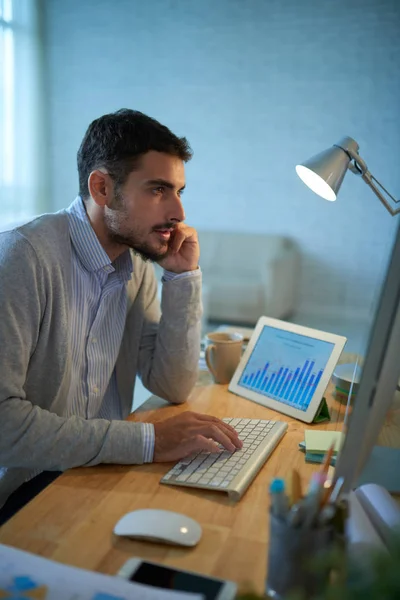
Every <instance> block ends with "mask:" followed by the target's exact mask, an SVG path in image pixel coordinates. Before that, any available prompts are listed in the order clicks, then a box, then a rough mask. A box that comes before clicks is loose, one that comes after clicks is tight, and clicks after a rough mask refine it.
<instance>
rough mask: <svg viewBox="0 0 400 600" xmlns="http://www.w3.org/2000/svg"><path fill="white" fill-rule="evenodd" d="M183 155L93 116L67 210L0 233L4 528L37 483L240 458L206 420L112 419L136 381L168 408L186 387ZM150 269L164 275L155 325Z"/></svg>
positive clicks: (190, 236)
mask: <svg viewBox="0 0 400 600" xmlns="http://www.w3.org/2000/svg"><path fill="white" fill-rule="evenodd" d="M190 158H191V151H190V147H189V145H188V143H187V140H186V139H185V138H178V137H176V136H175V135H174V134H173V133H172V132H171V131H170V130H169V129H167V128H166V127H165V126H163V125H161V124H160V123H158V122H157V121H155V120H154V119H151V118H150V117H147V116H146V115H144V114H142V113H140V112H136V111H132V110H120V111H118V112H116V113H113V114H109V115H104V116H103V117H101V118H99V119H97V120H96V121H94V122H93V123H92V124H91V125H90V126H89V129H88V131H87V132H86V134H85V137H84V139H83V141H82V144H81V147H80V149H79V152H78V173H79V188H80V189H79V196H78V197H77V198H76V200H75V201H74V202H73V203H72V205H71V206H70V207H69V208H68V209H67V210H62V211H60V212H58V213H55V214H49V215H44V216H41V217H39V218H37V219H35V220H33V221H32V222H30V223H28V224H26V225H24V226H22V227H19V228H17V229H14V230H12V231H8V232H5V233H2V234H0V277H1V286H0V507H1V506H3V509H1V508H0V519H1V511H2V510H3V521H4V519H5V518H8V516H9V515H10V514H12V512H15V508H16V507H18V506H20V505H22V504H23V503H24V502H26V500H27V498H29V497H31V496H32V493H36V492H37V491H38V490H40V489H41V488H42V487H43V486H44V485H46V484H47V483H48V482H49V481H50V480H51V479H52V478H54V475H51V474H50V475H49V472H53V473H54V472H56V473H57V472H60V471H64V470H65V469H68V468H71V467H77V466H81V465H85V466H91V465H96V464H99V463H120V464H135V463H136V464H140V463H143V462H151V461H158V462H160V461H176V460H178V459H180V458H182V457H184V456H186V455H188V454H190V453H191V452H193V451H199V450H207V451H210V452H218V451H219V448H218V445H217V444H222V446H224V447H225V448H226V449H228V450H230V451H233V450H234V449H235V448H240V447H241V442H240V441H239V439H238V437H237V434H236V432H235V431H234V430H233V429H232V428H231V427H229V426H228V425H226V424H225V423H223V422H222V421H220V420H219V419H216V418H214V417H211V416H206V415H200V414H196V413H191V412H185V413H183V414H181V415H179V416H176V417H173V418H170V419H167V420H165V421H162V422H159V423H156V424H155V425H152V424H149V423H146V424H139V423H132V422H128V421H125V420H124V419H125V417H126V416H127V415H128V414H129V413H130V411H131V405H132V397H133V389H134V383H135V377H136V375H137V374H138V375H139V376H140V377H141V378H142V380H143V383H144V385H145V386H146V387H147V388H148V389H149V390H150V391H151V392H153V393H155V394H158V395H160V396H162V397H163V398H165V399H166V400H168V401H170V402H172V403H181V402H184V401H185V400H186V398H187V396H188V394H189V392H190V390H191V389H192V387H193V385H194V383H195V380H196V374H197V362H198V357H199V348H200V317H201V298H200V295H201V272H200V269H199V266H198V260H199V244H198V239H197V234H196V231H195V230H194V229H193V228H191V227H189V226H187V225H185V224H184V219H185V213H184V210H183V206H182V201H181V196H182V192H183V190H184V187H185V174H184V163H185V162H186V161H188V160H189V159H190ZM149 261H156V262H158V263H159V264H160V265H161V266H162V267H163V268H164V277H163V293H162V316H161V317H160V307H159V303H158V300H157V284H156V280H155V276H154V269H153V266H152V264H151V262H149ZM41 472H44V474H43V473H42V474H41V475H38V473H41ZM35 476H36V477H35ZM24 482H29V483H24ZM22 484H24V485H22ZM20 486H22V487H20ZM32 489H33V490H34V491H33V492H32ZM10 495H11V496H10ZM7 498H9V499H8V501H7V502H6V500H7Z"/></svg>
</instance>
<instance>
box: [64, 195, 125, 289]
mask: <svg viewBox="0 0 400 600" xmlns="http://www.w3.org/2000/svg"><path fill="white" fill-rule="evenodd" d="M66 212H67V215H68V221H69V231H70V237H71V241H72V244H73V246H74V248H75V250H76V253H77V254H78V256H79V259H80V260H81V262H82V264H83V265H84V266H85V268H86V269H87V270H88V271H93V272H96V271H99V270H102V271H105V272H106V273H112V272H113V271H117V272H118V273H119V275H120V276H121V278H122V279H123V280H124V281H127V280H128V279H129V278H130V276H131V273H132V271H133V264H132V257H131V254H130V251H129V250H127V251H126V252H124V253H123V254H121V256H119V257H118V258H117V259H116V260H115V261H114V265H113V263H112V262H111V261H110V258H109V256H108V254H107V252H106V251H105V250H104V248H103V246H102V245H101V244H100V242H99V240H98V237H97V235H96V234H95V232H94V230H93V227H92V225H91V224H90V221H89V218H88V216H87V214H86V210H85V206H84V203H83V201H82V199H81V197H80V196H77V197H76V198H75V200H74V201H73V203H72V204H71V205H70V206H69V207H68V208H67V211H66Z"/></svg>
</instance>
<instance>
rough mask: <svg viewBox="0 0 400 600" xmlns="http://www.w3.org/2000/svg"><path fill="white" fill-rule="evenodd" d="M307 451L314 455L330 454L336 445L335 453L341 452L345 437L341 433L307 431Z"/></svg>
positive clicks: (305, 436) (305, 435) (317, 430)
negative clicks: (332, 447) (331, 448)
mask: <svg viewBox="0 0 400 600" xmlns="http://www.w3.org/2000/svg"><path fill="white" fill-rule="evenodd" d="M304 438H305V442H306V451H307V452H313V453H317V454H318V453H325V452H328V450H329V448H330V447H331V446H332V444H333V443H334V444H335V450H334V452H335V453H336V452H339V450H340V448H341V445H342V444H343V440H344V435H343V433H342V432H341V431H321V430H319V429H306V430H305V432H304Z"/></svg>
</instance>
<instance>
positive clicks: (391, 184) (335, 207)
mask: <svg viewBox="0 0 400 600" xmlns="http://www.w3.org/2000/svg"><path fill="white" fill-rule="evenodd" d="M45 6H46V14H45V23H46V31H47V34H46V48H47V52H46V54H47V83H48V98H49V103H50V113H49V116H50V125H51V143H50V155H51V162H50V165H49V168H50V171H51V176H52V197H53V202H54V208H56V209H58V208H61V207H64V206H67V205H68V204H69V203H70V201H71V200H72V199H73V197H74V195H75V194H76V191H77V176H76V167H75V156H76V150H77V148H78V146H79V144H80V141H81V138H82V136H83V134H84V131H85V129H86V127H87V125H88V124H89V122H90V121H91V120H92V119H94V118H96V117H97V116H99V115H101V114H103V113H105V112H110V111H113V110H116V109H118V108H121V107H131V108H136V109H139V110H142V111H143V112H146V113H148V114H149V115H151V116H153V117H155V118H158V119H159V120H160V121H162V122H163V123H165V124H166V125H168V126H169V127H170V128H171V129H172V130H173V131H174V132H176V133H177V134H180V135H186V136H187V137H188V139H189V141H190V142H191V145H192V147H193V149H194V152H195V156H194V159H193V161H192V162H191V163H190V164H189V165H188V167H187V184H188V189H187V191H186V192H185V202H186V209H187V215H188V222H190V224H193V225H194V226H197V227H199V228H208V229H215V230H218V229H223V230H231V231H235V230H236V231H237V230H241V231H257V232H272V233H283V234H286V235H290V236H292V237H293V238H294V239H295V240H296V241H297V242H298V245H299V247H300V249H301V252H302V255H303V264H302V272H301V281H300V290H299V303H300V304H299V306H300V310H301V312H303V313H306V314H312V315H315V314H321V315H332V314H333V315H335V314H343V313H346V314H347V315H348V316H349V317H352V318H360V317H364V316H365V315H368V314H370V313H371V310H372V306H373V303H374V300H375V299H376V297H377V293H378V290H379V287H380V284H381V279H382V274H383V272H384V268H385V265H386V261H387V256H388V252H389V249H390V247H391V242H392V239H393V234H394V230H395V225H396V222H397V220H396V219H393V218H392V217H390V215H389V214H388V213H387V212H386V211H385V210H384V208H383V207H382V206H381V205H380V204H379V202H378V201H377V199H376V198H375V197H374V195H373V194H372V192H371V191H370V190H369V189H368V188H367V186H366V185H365V184H364V183H363V182H362V181H360V180H358V179H357V178H356V177H355V176H353V175H351V174H349V175H348V176H347V177H346V179H345V181H344V184H343V186H342V190H341V194H340V196H339V200H338V201H337V202H335V203H328V202H325V201H323V200H321V199H319V198H318V197H317V196H316V195H314V194H313V193H312V192H311V191H310V190H308V189H307V188H306V187H305V186H304V185H303V184H302V183H301V182H300V180H299V179H298V178H297V176H296V174H295V171H294V165H295V164H296V163H298V162H300V161H301V160H302V159H306V158H308V157H309V156H311V155H313V154H315V153H317V152H319V151H321V150H323V149H324V148H326V147H328V146H330V145H331V144H332V143H334V142H335V141H337V140H338V139H339V138H340V137H342V135H350V136H352V137H354V138H355V139H356V140H357V141H358V143H359V144H360V148H361V151H360V153H361V156H363V158H364V159H365V160H366V161H367V164H368V165H369V167H370V168H371V170H372V172H373V173H374V174H375V175H376V176H378V179H381V180H382V181H383V182H384V183H385V184H386V186H387V187H388V188H389V189H390V190H392V191H393V193H399V190H400V170H399V169H398V151H399V147H400V126H399V122H400V114H399V108H398V106H399V90H400V83H399V82H400V77H399V76H400V41H399V40H400V2H398V0H363V1H360V0H357V1H353V2H350V3H349V2H347V1H345V0H335V1H333V0H332V1H328V0H325V1H324V0H320V1H317V0H302V1H301V2H299V0H268V1H267V0H265V1H261V0H247V1H245V0H242V1H240V2H239V1H229V0H219V1H218V2H216V1H215V0H147V1H146V2H140V1H139V0H118V1H113V2H112V1H110V0H85V1H84V2H83V1H82V0H68V2H65V1H64V0H51V1H50V0H48V1H47V2H46V4H45Z"/></svg>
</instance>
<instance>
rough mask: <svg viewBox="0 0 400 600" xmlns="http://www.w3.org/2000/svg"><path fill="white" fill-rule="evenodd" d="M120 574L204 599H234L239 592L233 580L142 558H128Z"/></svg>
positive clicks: (140, 581)
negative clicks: (197, 595)
mask: <svg viewBox="0 0 400 600" xmlns="http://www.w3.org/2000/svg"><path fill="white" fill-rule="evenodd" d="M118 576H119V577H123V578H124V579H127V580H128V581H135V582H136V583H143V584H145V585H151V586H153V587H156V588H161V589H164V590H175V591H179V592H192V593H196V594H202V595H203V598H204V600H234V598H235V597H236V592H237V586H236V584H235V583H233V582H232V581H223V580H222V579H215V578H214V577H206V576H205V575H199V574H198V573H192V572H191V571H182V570H181V569H175V568H171V567H167V566H164V565H160V564H157V563H153V562H150V561H144V560H142V559H141V558H131V559H130V560H128V561H127V562H126V563H125V564H124V566H123V567H122V568H121V569H120V571H119V572H118Z"/></svg>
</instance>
